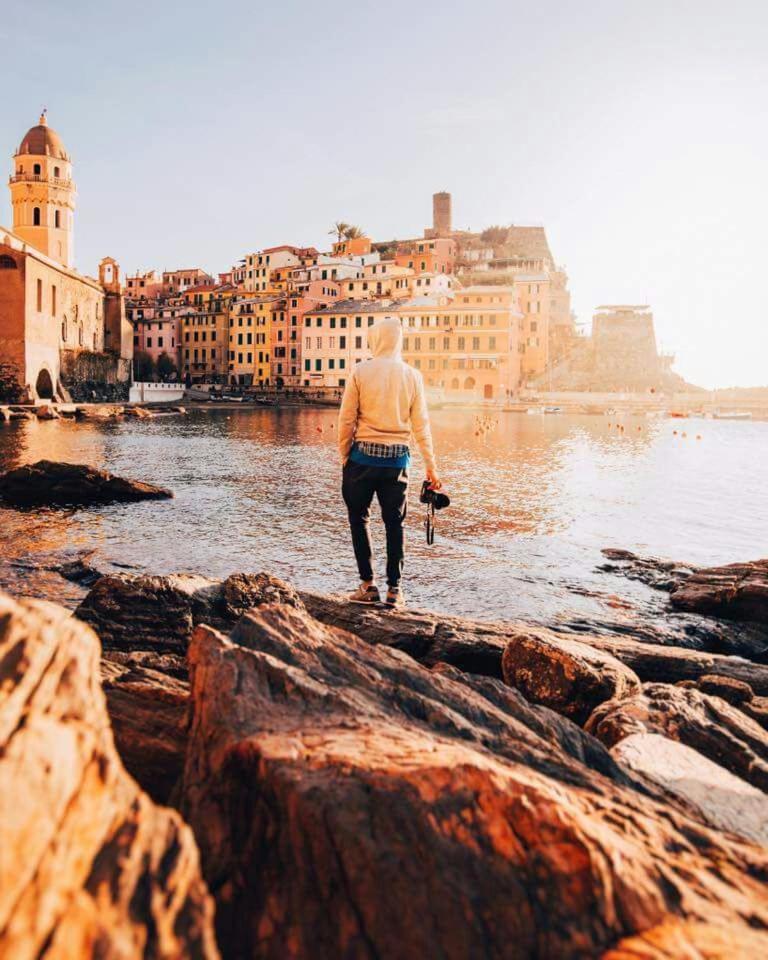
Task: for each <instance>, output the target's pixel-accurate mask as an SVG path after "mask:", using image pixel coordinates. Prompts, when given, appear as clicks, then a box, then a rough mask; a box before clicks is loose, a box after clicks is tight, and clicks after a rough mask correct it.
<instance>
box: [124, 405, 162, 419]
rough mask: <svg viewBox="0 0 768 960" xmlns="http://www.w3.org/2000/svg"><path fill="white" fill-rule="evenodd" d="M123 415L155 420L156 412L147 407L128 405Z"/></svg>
mask: <svg viewBox="0 0 768 960" xmlns="http://www.w3.org/2000/svg"><path fill="white" fill-rule="evenodd" d="M123 416H125V417H129V418H130V417H132V418H133V419H134V420H154V418H155V414H154V413H152V411H151V410H147V408H146V407H126V408H125V410H123Z"/></svg>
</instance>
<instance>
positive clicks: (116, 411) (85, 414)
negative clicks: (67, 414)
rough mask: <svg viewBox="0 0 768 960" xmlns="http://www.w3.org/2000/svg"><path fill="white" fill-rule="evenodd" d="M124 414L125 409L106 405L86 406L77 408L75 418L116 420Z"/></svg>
mask: <svg viewBox="0 0 768 960" xmlns="http://www.w3.org/2000/svg"><path fill="white" fill-rule="evenodd" d="M124 413H125V407H120V406H109V405H107V404H86V405H84V406H79V407H78V408H77V416H78V417H80V418H81V419H83V420H117V419H118V418H119V417H122V415H123V414H124Z"/></svg>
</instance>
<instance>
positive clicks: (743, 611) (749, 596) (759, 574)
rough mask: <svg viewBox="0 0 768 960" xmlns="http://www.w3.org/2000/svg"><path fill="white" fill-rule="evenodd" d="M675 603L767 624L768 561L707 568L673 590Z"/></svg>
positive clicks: (698, 610)
mask: <svg viewBox="0 0 768 960" xmlns="http://www.w3.org/2000/svg"><path fill="white" fill-rule="evenodd" d="M670 602H671V603H672V606H673V607H675V608H676V609H678V610H686V611H689V612H693V613H703V614H707V615H709V616H714V617H724V618H725V619H731V620H748V621H754V622H756V623H760V624H763V625H764V624H766V623H768V560H755V561H753V562H751V563H731V564H728V565H727V566H724V567H706V568H704V569H700V570H697V571H696V573H694V574H693V576H691V577H689V578H688V579H687V580H686V581H685V582H684V583H682V584H681V585H680V586H679V587H677V588H676V589H675V590H673V591H672V594H671V595H670Z"/></svg>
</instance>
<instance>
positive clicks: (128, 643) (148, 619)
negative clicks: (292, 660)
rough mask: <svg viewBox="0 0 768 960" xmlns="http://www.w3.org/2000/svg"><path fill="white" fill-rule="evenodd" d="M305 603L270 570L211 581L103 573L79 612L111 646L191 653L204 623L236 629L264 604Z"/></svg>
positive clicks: (187, 576) (181, 576)
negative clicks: (246, 614)
mask: <svg viewBox="0 0 768 960" xmlns="http://www.w3.org/2000/svg"><path fill="white" fill-rule="evenodd" d="M274 601H279V602H281V603H288V604H292V605H295V606H298V605H300V604H301V600H300V599H299V597H298V594H297V593H296V591H295V590H294V589H293V587H292V586H290V584H287V583H285V582H284V581H282V580H278V579H277V578H276V577H272V576H270V575H269V574H267V573H256V574H248V573H238V574H232V575H231V576H230V577H227V579H226V580H223V581H220V580H210V579H208V578H207V577H201V576H199V575H197V574H190V573H177V574H171V575H169V576H165V577H155V576H148V575H132V574H107V575H104V576H102V577H101V578H100V579H99V580H98V581H97V582H96V584H95V585H94V586H93V587H92V589H91V590H90V591H89V592H88V594H87V596H86V597H85V598H84V600H83V601H82V603H81V604H80V606H79V607H78V608H77V610H76V611H75V613H76V615H77V616H78V617H80V619H81V620H85V622H86V623H89V624H91V626H92V627H93V628H94V630H96V632H97V633H98V634H99V636H100V637H101V640H102V643H103V644H104V646H105V647H106V648H108V649H118V650H154V651H156V652H157V651H164V652H171V653H173V652H176V653H181V654H182V655H183V654H184V653H185V651H186V649H187V644H188V643H189V638H190V637H191V636H192V630H193V629H194V627H195V625H196V624H198V623H211V624H214V625H216V626H221V627H222V628H224V629H230V628H231V627H232V626H233V625H234V623H235V622H236V621H237V620H239V619H240V617H241V616H242V615H243V613H244V612H245V611H246V610H248V609H250V608H251V607H257V606H260V605H261V604H263V603H271V602H274Z"/></svg>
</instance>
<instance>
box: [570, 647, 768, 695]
mask: <svg viewBox="0 0 768 960" xmlns="http://www.w3.org/2000/svg"><path fill="white" fill-rule="evenodd" d="M580 639H581V641H582V643H588V644H589V646H590V647H594V648H595V649H597V650H605V651H606V652H607V653H610V654H613V656H614V657H616V658H617V659H618V660H621V662H622V663H625V664H626V665H627V666H628V667H630V668H631V669H632V670H634V672H635V673H636V674H637V675H638V677H640V679H641V680H643V681H647V682H651V683H653V682H661V683H677V681H679V680H694V681H698V679H699V678H700V677H703V676H706V675H711V676H718V677H726V678H732V679H734V680H741V681H744V682H745V683H748V684H749V685H750V687H751V688H752V689H753V690H754V692H755V693H756V694H760V695H764V694H768V666H766V665H765V664H761V663H751V662H750V661H749V660H744V659H742V658H741V657H727V656H724V655H723V654H719V653H702V652H701V651H697V650H685V649H683V648H682V647H666V646H662V645H661V644H653V643H639V642H638V641H636V640H628V639H625V638H623V637H595V636H589V637H586V636H584V637H581V638H580Z"/></svg>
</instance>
